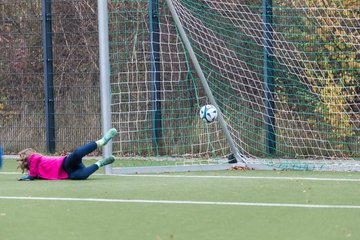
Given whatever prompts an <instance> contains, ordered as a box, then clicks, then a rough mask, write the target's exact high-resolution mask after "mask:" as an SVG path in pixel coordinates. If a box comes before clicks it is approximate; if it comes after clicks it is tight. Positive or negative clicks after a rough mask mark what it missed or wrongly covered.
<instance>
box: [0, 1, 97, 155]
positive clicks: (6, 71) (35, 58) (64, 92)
mask: <svg viewBox="0 0 360 240" xmlns="http://www.w3.org/2000/svg"><path fill="white" fill-rule="evenodd" d="M49 1H50V0H49ZM51 5H52V7H51V10H52V15H51V19H52V43H53V59H52V60H53V65H54V71H53V82H54V89H53V90H54V106H55V113H54V114H55V116H54V117H55V142H56V152H57V153H61V152H63V151H70V150H72V149H74V148H75V147H77V146H79V145H80V144H83V143H85V142H88V141H91V140H95V139H96V138H98V137H99V136H100V134H101V126H100V125H101V122H100V86H99V70H98V69H99V67H98V32H97V5H96V1H89V0H70V1H69V0H66V1H64V0H52V1H51ZM0 14H1V15H0V22H1V23H0V51H1V54H0V144H1V145H2V147H3V149H4V153H5V154H11V153H16V152H18V151H19V150H21V149H23V148H26V147H32V148H35V149H37V150H38V151H46V146H45V145H46V144H45V143H46V139H45V138H46V137H45V131H46V128H45V118H46V117H45V107H44V106H45V105H44V101H45V90H44V63H43V61H44V57H43V56H44V55H43V33H42V1H41V0H11V1H10V0H5V1H1V2H0Z"/></svg>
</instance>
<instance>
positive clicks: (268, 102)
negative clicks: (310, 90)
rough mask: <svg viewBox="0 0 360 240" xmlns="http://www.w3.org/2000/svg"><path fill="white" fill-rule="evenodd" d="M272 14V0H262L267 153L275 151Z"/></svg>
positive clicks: (270, 153) (271, 153)
mask: <svg viewBox="0 0 360 240" xmlns="http://www.w3.org/2000/svg"><path fill="white" fill-rule="evenodd" d="M272 15H273V13H272V0H263V30H264V92H265V100H264V105H265V119H264V120H265V132H266V136H265V146H266V153H268V154H269V155H273V154H274V153H275V152H276V134H275V115H274V109H275V103H274V91H275V84H274V59H273V28H272Z"/></svg>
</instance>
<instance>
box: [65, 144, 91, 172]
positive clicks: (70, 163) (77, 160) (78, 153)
mask: <svg viewBox="0 0 360 240" xmlns="http://www.w3.org/2000/svg"><path fill="white" fill-rule="evenodd" d="M96 149H97V144H96V142H90V143H88V144H85V145H83V146H81V147H79V148H77V149H76V150H75V151H73V152H72V153H70V154H69V155H68V156H67V157H66V158H65V159H64V162H63V164H62V167H63V168H64V170H65V171H66V172H67V173H70V172H72V171H74V170H75V169H77V168H78V167H79V165H80V164H82V158H83V157H84V156H86V155H87V154H89V153H91V152H93V151H95V150H96Z"/></svg>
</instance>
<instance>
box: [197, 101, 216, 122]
mask: <svg viewBox="0 0 360 240" xmlns="http://www.w3.org/2000/svg"><path fill="white" fill-rule="evenodd" d="M199 114H200V118H201V119H202V120H203V121H204V122H206V123H212V122H214V121H215V120H216V119H217V116H218V110H217V109H216V107H214V106H213V105H205V106H202V108H201V109H200V112H199Z"/></svg>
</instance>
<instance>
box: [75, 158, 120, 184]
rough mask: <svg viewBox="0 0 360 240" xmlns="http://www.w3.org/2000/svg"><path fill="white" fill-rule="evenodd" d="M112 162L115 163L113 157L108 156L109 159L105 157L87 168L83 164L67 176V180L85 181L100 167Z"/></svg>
mask: <svg viewBox="0 0 360 240" xmlns="http://www.w3.org/2000/svg"><path fill="white" fill-rule="evenodd" d="M114 161H115V157H114V156H109V157H106V158H104V159H101V160H99V161H97V162H96V163H94V164H92V165H90V166H89V167H85V166H84V165H83V164H81V167H79V168H78V169H77V170H75V171H73V172H71V173H70V174H69V178H70V179H72V180H84V179H87V178H88V177H89V176H90V175H91V174H93V173H94V172H96V171H97V170H98V169H99V168H100V167H103V166H106V165H108V164H111V163H113V162H114Z"/></svg>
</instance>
